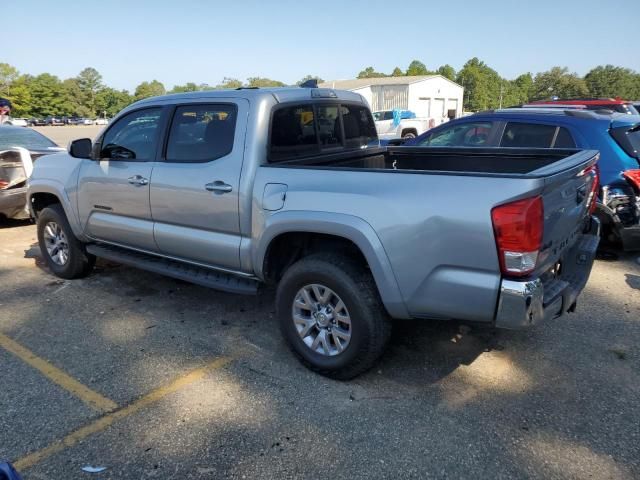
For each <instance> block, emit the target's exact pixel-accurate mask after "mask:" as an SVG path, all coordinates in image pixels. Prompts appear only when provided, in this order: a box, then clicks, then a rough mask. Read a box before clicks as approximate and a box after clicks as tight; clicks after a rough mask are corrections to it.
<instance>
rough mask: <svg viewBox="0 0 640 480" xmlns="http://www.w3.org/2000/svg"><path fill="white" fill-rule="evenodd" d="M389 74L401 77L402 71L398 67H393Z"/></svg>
mask: <svg viewBox="0 0 640 480" xmlns="http://www.w3.org/2000/svg"><path fill="white" fill-rule="evenodd" d="M391 76H392V77H402V76H404V73H403V72H402V70H400V67H396V68H394V69H393V72H391Z"/></svg>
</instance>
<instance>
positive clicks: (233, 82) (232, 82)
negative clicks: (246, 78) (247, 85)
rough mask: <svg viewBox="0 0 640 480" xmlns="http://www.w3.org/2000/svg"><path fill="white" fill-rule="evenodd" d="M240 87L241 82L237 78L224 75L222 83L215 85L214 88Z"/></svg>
mask: <svg viewBox="0 0 640 480" xmlns="http://www.w3.org/2000/svg"><path fill="white" fill-rule="evenodd" d="M240 87H242V82H241V81H240V80H238V79H237V78H231V77H224V78H223V79H222V83H220V84H218V85H216V87H215V88H216V89H225V88H228V89H236V88H240Z"/></svg>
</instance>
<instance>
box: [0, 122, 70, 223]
mask: <svg viewBox="0 0 640 480" xmlns="http://www.w3.org/2000/svg"><path fill="white" fill-rule="evenodd" d="M61 151H64V149H63V148H60V147H58V145H56V144H55V143H54V142H53V141H51V140H49V139H48V138H47V137H45V136H44V135H42V134H40V133H38V132H36V131H35V130H31V129H30V128H24V127H16V126H11V125H2V126H0V217H2V218H3V219H4V218H29V209H28V207H27V185H26V183H27V177H28V176H29V173H30V170H31V165H32V164H33V162H34V161H36V160H37V159H38V158H40V157H41V156H43V155H50V154H52V153H59V152H61Z"/></svg>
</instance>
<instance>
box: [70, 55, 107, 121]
mask: <svg viewBox="0 0 640 480" xmlns="http://www.w3.org/2000/svg"><path fill="white" fill-rule="evenodd" d="M75 81H76V83H77V86H78V89H79V92H80V95H81V99H80V101H81V103H82V106H83V108H82V110H83V111H84V113H83V114H82V115H83V116H93V115H95V114H96V95H97V94H98V92H99V91H100V90H101V89H102V88H103V87H104V85H103V84H102V75H100V74H99V73H98V71H97V70H96V69H95V68H92V67H87V68H85V69H84V70H82V71H81V72H80V73H79V74H78V76H77V77H76V78H75Z"/></svg>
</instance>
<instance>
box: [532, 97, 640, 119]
mask: <svg viewBox="0 0 640 480" xmlns="http://www.w3.org/2000/svg"><path fill="white" fill-rule="evenodd" d="M529 105H532V106H534V105H537V106H538V107H544V106H547V105H551V106H553V105H569V106H570V105H576V106H583V107H584V108H586V109H587V110H611V111H614V112H618V113H626V114H629V115H638V113H639V112H638V110H637V109H636V107H635V106H634V105H633V102H630V101H628V100H623V99H621V98H620V97H618V98H569V99H562V98H556V99H555V100H536V101H533V102H531V103H530V104H529Z"/></svg>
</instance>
